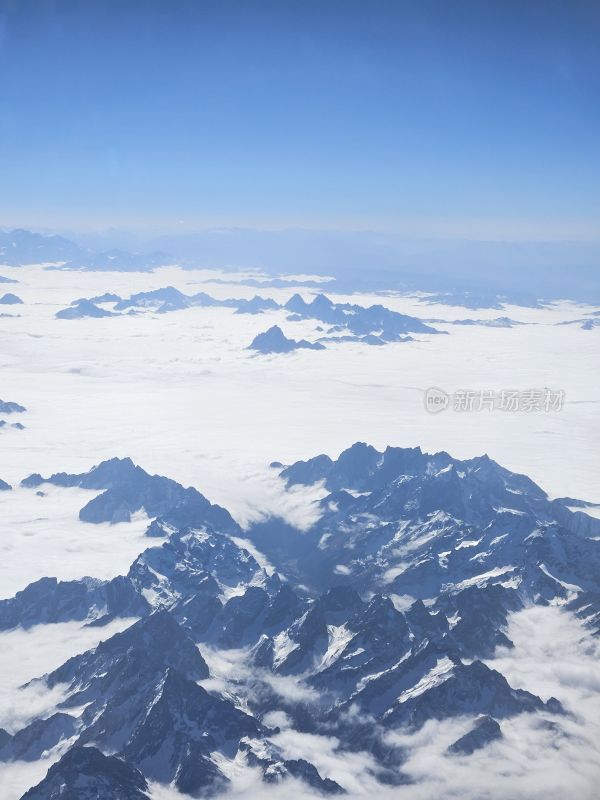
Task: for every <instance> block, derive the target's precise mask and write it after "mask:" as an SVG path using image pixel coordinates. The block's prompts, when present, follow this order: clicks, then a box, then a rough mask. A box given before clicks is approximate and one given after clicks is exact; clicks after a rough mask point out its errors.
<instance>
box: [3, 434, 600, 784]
mask: <svg viewBox="0 0 600 800" xmlns="http://www.w3.org/2000/svg"><path fill="white" fill-rule="evenodd" d="M272 469H273V470H276V471H277V472H278V473H279V474H280V477H281V480H282V481H285V483H286V485H287V486H288V489H289V491H294V487H297V486H298V485H313V484H318V485H319V486H320V487H321V489H322V491H321V499H319V500H317V501H315V503H316V504H317V505H318V509H317V511H318V513H317V514H316V516H315V518H316V519H317V521H316V522H315V523H314V524H313V525H312V526H311V527H310V528H309V529H308V530H304V531H300V530H297V529H294V528H293V527H291V526H290V524H289V523H286V522H284V521H283V520H280V519H277V518H271V519H269V520H267V521H263V522H260V523H255V524H254V525H251V526H250V527H249V528H247V529H245V530H243V529H242V528H240V526H239V525H238V524H237V523H236V522H235V521H234V520H233V518H232V517H231V515H230V514H229V513H228V512H227V511H226V510H225V509H224V508H221V507H219V506H215V505H214V504H212V503H210V502H209V501H208V500H207V499H206V498H205V497H204V496H203V495H202V494H200V492H198V491H197V490H196V489H194V488H185V487H183V486H182V485H180V484H179V483H177V482H175V481H173V480H170V479H168V478H165V477H161V476H156V475H149V474H148V473H146V472H145V471H144V470H143V469H141V468H140V467H138V466H136V465H134V464H133V462H132V461H131V460H130V459H111V460H109V461H105V462H103V463H101V464H99V465H98V466H96V467H94V468H93V469H91V470H90V471H89V472H86V473H82V474H66V473H58V474H55V475H52V476H49V477H47V478H44V477H42V476H41V475H31V476H29V477H27V478H24V479H23V481H22V486H23V487H25V488H26V489H28V490H30V491H34V490H38V491H39V490H40V487H42V488H43V487H44V486H45V485H46V486H47V485H56V486H60V487H79V488H86V489H93V490H96V491H97V492H99V494H98V495H97V496H96V497H95V498H94V499H92V500H91V501H89V502H88V503H87V504H86V505H85V506H83V508H82V509H81V511H80V518H81V519H82V520H84V521H86V522H91V523H96V524H100V523H102V522H110V523H121V522H123V521H126V520H128V519H130V518H131V515H133V514H135V513H137V512H139V511H140V510H142V509H143V510H144V511H145V513H146V514H147V515H148V518H149V524H148V529H147V536H148V537H149V540H148V543H149V546H148V548H147V549H146V550H145V551H144V552H142V553H141V554H140V556H139V557H138V558H136V559H135V560H134V562H133V563H132V564H131V567H130V569H129V571H128V572H127V574H125V575H121V576H118V577H116V578H114V579H112V580H109V581H102V580H97V579H93V578H89V577H87V578H82V579H81V580H73V581H58V580H56V579H55V578H52V577H51V576H49V577H47V578H43V579H41V580H39V581H36V582H35V583H33V584H30V585H29V586H27V587H26V588H24V589H23V590H22V591H20V592H18V593H17V594H16V595H15V596H14V597H12V598H9V599H6V600H2V601H0V629H2V630H5V631H6V630H18V629H23V630H31V629H33V628H35V626H38V625H50V626H51V625H58V624H61V623H68V622H73V621H77V622H78V623H81V624H85V625H87V626H91V627H93V628H96V629H99V631H100V633H101V631H102V628H103V627H105V626H107V625H108V624H109V623H113V622H114V621H115V620H118V619H123V620H131V619H132V618H133V619H137V622H134V624H132V625H130V626H129V627H127V628H126V629H125V630H123V631H121V632H118V633H116V634H114V635H112V636H108V637H107V638H105V639H104V640H103V641H101V642H100V644H98V645H97V646H96V647H93V648H92V649H90V650H87V651H86V652H83V653H81V654H79V655H75V656H73V657H71V658H69V659H68V660H67V661H66V662H65V663H63V664H62V666H59V667H58V668H56V669H53V670H52V671H51V672H49V673H47V674H40V675H39V676H38V677H36V678H34V680H32V681H28V682H27V684H26V685H25V686H23V687H22V689H21V690H19V691H20V692H22V693H23V697H24V698H25V697H26V696H27V695H28V693H31V692H34V693H35V694H36V695H37V696H51V697H53V698H54V699H55V702H54V706H53V708H52V709H51V713H47V711H46V712H44V714H42V715H39V714H38V715H35V714H34V715H32V718H31V719H30V720H29V722H28V724H26V725H25V726H24V727H21V728H20V729H18V730H14V731H11V732H8V731H4V730H2V731H0V760H2V761H4V762H25V761H27V762H35V761H38V760H39V759H47V758H49V756H51V760H50V761H49V763H50V764H51V766H50V769H49V770H48V773H47V776H46V777H45V778H44V779H43V780H42V782H41V783H40V784H39V785H37V786H36V787H34V788H32V789H31V790H30V791H29V792H27V794H26V795H25V796H24V797H27V798H55V797H56V798H59V797H60V798H63V797H77V798H88V797H89V798H92V797H93V798H121V797H122V798H141V797H154V796H159V795H155V792H156V787H160V786H171V787H174V788H176V789H177V790H179V791H180V792H182V793H183V794H184V795H188V796H193V797H197V796H207V795H212V794H222V793H226V792H228V791H229V789H230V787H231V786H232V785H233V783H234V782H235V780H236V776H239V774H240V772H243V773H247V774H250V775H252V776H254V777H255V778H256V776H258V778H259V779H260V781H262V783H263V785H264V787H265V788H264V791H267V789H268V788H269V787H273V786H275V787H277V786H280V785H281V786H282V787H283V786H285V785H288V783H289V787H290V789H289V791H290V792H292V794H293V792H294V791H296V792H307V793H311V792H314V793H317V794H340V793H343V792H349V793H352V788H353V787H352V786H347V785H343V781H340V780H339V779H338V778H337V775H336V774H335V769H333V770H332V771H331V774H329V773H328V772H327V771H326V770H325V769H323V768H322V765H319V767H317V766H316V765H315V764H314V763H312V762H311V761H310V760H308V759H307V758H306V757H305V753H304V750H302V749H299V750H298V751H297V752H294V745H293V743H292V744H291V745H290V744H289V743H288V745H287V746H286V745H284V744H282V737H283V741H284V742H285V741H286V740H285V731H288V732H289V731H293V732H294V734H295V735H296V736H304V737H319V736H327V737H329V739H331V738H332V737H333V739H334V741H335V742H336V745H335V752H336V753H337V754H338V757H339V758H340V759H344V758H364V757H366V756H365V754H366V755H367V756H368V759H369V767H368V771H369V774H370V775H371V777H372V780H373V781H375V785H379V786H381V787H382V791H383V787H390V786H404V785H407V784H410V783H412V782H413V781H414V777H412V776H411V775H409V774H408V773H407V772H406V770H405V766H406V763H407V758H408V752H407V750H406V747H405V745H403V744H402V736H406V735H414V736H416V735H418V732H419V731H422V730H426V729H427V726H430V725H431V724H434V723H436V724H437V723H440V724H441V723H444V722H447V721H452V720H462V722H463V730H462V735H460V736H457V737H456V739H455V741H453V742H450V743H449V749H448V756H447V757H448V758H470V757H473V754H474V753H475V752H480V751H482V750H485V748H487V747H494V746H497V745H498V743H501V742H502V740H503V736H504V732H503V728H504V727H505V726H506V725H508V726H509V727H510V725H511V724H512V722H511V721H512V720H514V719H515V718H520V717H521V715H529V716H530V717H532V716H533V717H535V718H536V719H539V720H540V725H546V726H553V728H552V729H553V730H557V731H563V733H564V735H565V736H566V735H567V733H566V730H567V728H568V721H569V720H570V719H571V717H572V710H571V709H569V708H568V707H565V706H564V704H563V703H561V702H560V701H559V700H558V699H556V698H555V697H552V696H541V695H538V694H535V693H533V692H531V691H528V690H527V689H525V688H523V687H522V686H520V685H519V684H518V683H515V681H514V680H512V679H509V678H507V676H505V675H504V674H502V672H501V671H499V670H498V669H496V668H495V667H494V665H493V663H492V662H491V661H490V659H492V658H493V656H494V654H495V653H496V652H498V651H499V650H501V651H509V650H510V649H511V648H512V645H513V643H512V641H511V639H510V625H509V622H510V619H511V618H512V615H513V614H515V613H517V612H519V611H521V610H522V609H524V608H527V607H533V606H536V605H537V606H540V607H548V606H557V607H559V608H561V609H563V610H564V611H565V613H568V614H569V618H571V619H573V621H574V622H573V624H576V625H582V626H583V628H582V630H584V631H585V630H587V632H588V633H587V634H585V635H588V636H589V637H590V638H591V637H592V636H593V634H595V633H597V631H598V630H599V629H600V521H598V520H597V519H595V518H593V517H591V516H588V515H587V514H585V513H584V511H582V510H576V511H573V510H571V509H572V508H577V501H575V500H572V499H567V498H566V499H564V500H550V499H549V498H548V497H547V495H546V494H545V492H544V491H543V490H542V489H541V488H540V487H538V486H537V485H536V484H535V483H533V482H532V481H531V480H530V479H529V478H527V477H526V476H523V475H518V474H515V473H512V472H510V471H509V470H506V469H504V468H502V467H501V466H499V465H498V464H496V463H495V462H494V461H492V460H491V459H489V458H488V457H487V456H481V457H479V458H474V459H471V460H468V461H460V460H457V459H454V458H452V457H451V456H450V455H448V454H447V453H444V452H440V453H436V454H433V455H430V454H426V453H423V452H421V450H420V449H418V448H411V449H403V448H391V447H390V448H387V449H386V450H385V451H383V452H380V451H377V450H376V449H375V448H373V447H370V446H368V445H366V444H363V443H357V444H355V445H353V446H352V447H350V448H349V449H347V450H346V451H344V452H343V453H342V454H341V455H340V456H339V457H338V458H337V459H335V460H332V459H331V458H330V457H329V456H326V455H319V456H316V457H314V458H312V459H310V460H308V461H301V462H297V463H294V464H291V465H288V466H283V465H281V464H274V465H273V466H272ZM581 507H582V508H584V507H585V504H581ZM100 638H102V637H100ZM227 662H229V663H230V664H234V665H235V668H229V669H225V670H224V669H223V664H224V663H227ZM509 677H510V676H509ZM17 702H18V699H17ZM563 729H564V730H563ZM292 741H293V740H292ZM317 760H318V759H317ZM54 762H55V763H54ZM295 787H296V788H295ZM297 787H303V788H297Z"/></svg>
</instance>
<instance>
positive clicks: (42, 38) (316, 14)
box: [0, 0, 600, 239]
mask: <svg viewBox="0 0 600 800" xmlns="http://www.w3.org/2000/svg"><path fill="white" fill-rule="evenodd" d="M599 40H600V4H599V3H598V2H594V1H592V0H590V1H589V2H582V1H581V0H570V1H569V2H566V1H565V2H553V0H543V1H541V2H537V0H524V1H522V2H511V0H495V1H492V2H486V0H477V1H476V2H469V1H468V0H464V1H463V2H458V1H456V2H451V1H450V0H447V1H443V0H438V2H428V0H418V2H417V0H414V1H413V2H402V0H397V2H383V1H382V0H364V1H363V2H353V0H345V1H344V2H341V1H338V0H321V2H312V1H311V0H304V2H291V0H290V1H286V0H278V2H259V1H258V0H245V1H244V2H242V1H241V0H240V2H231V1H228V0H220V2H203V0H196V2H182V0H163V1H162V2H156V1H155V0H145V1H142V0H138V2H128V0H120V2H111V0H102V2H100V0H97V1H96V2H85V0H81V2H60V1H59V0H56V1H55V2H47V1H46V0H33V1H28V0H22V1H21V2H17V0H12V1H11V0H0V226H8V225H17V224H18V225H24V226H31V227H38V228H39V227H48V228H52V227H62V228H64V227H70V228H73V229H77V228H80V229H86V228H102V227H104V226H117V227H120V228H127V227H129V228H152V229H153V230H156V231H165V232H167V231H176V230H193V229H195V228H204V227H212V226H224V227H227V226H247V227H256V228H280V227H307V228H321V229H337V228H341V229H344V230H345V229H352V230H360V229H372V230H385V231H393V232H395V233H399V234H408V235H419V236H420V235H423V236H429V235H432V236H446V235H447V236H465V237H467V238H469V237H473V238H526V239H527V238H533V239H544V238H554V237H558V238H584V239H585V238H598V236H599V234H598V221H599V219H600V188H599V187H600V102H599V100H600V52H599V49H600V48H598V41H599Z"/></svg>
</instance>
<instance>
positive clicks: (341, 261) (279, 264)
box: [0, 228, 600, 308]
mask: <svg viewBox="0 0 600 800" xmlns="http://www.w3.org/2000/svg"><path fill="white" fill-rule="evenodd" d="M93 241H94V247H93V248H90V247H88V246H87V245H85V244H84V245H79V244H77V243H76V241H73V240H72V239H70V238H66V237H64V236H57V235H53V236H48V235H42V234H37V233H32V232H31V231H28V230H23V229H16V230H13V231H5V232H0V265H1V264H2V263H4V264H7V265H10V266H20V265H23V264H35V263H45V262H49V263H57V262H60V263H61V264H62V265H63V268H68V269H87V270H100V271H106V270H123V271H139V270H142V271H146V270H152V269H154V268H156V267H160V266H164V265H167V264H172V263H178V264H180V265H181V266H182V267H184V268H186V267H187V268H195V269H197V268H212V269H214V268H227V269H231V268H232V267H234V268H238V269H258V270H264V271H266V272H268V273H270V274H271V275H272V276H273V277H276V276H278V275H290V274H297V273H306V272H307V271H310V273H311V274H315V273H317V274H321V275H328V276H332V277H333V278H334V280H335V286H336V289H337V290H338V291H343V292H351V291H386V290H388V291H389V290H397V291H398V290H399V291H425V292H432V293H437V294H440V295H443V296H444V297H447V298H448V299H451V298H452V297H455V298H457V299H458V300H459V302H460V304H461V305H466V306H468V307H471V308H481V307H493V306H494V305H495V304H497V302H498V298H504V300H505V301H507V302H511V303H517V304H525V305H531V304H533V305H535V303H536V302H537V301H538V300H539V299H540V296H539V295H540V294H541V295H542V297H543V299H546V300H558V299H565V298H567V299H572V300H578V301H581V302H588V303H600V279H599V278H598V272H597V269H596V265H597V261H598V258H599V257H600V246H599V245H598V244H597V243H595V242H572V241H569V242H566V241H565V242H562V241H551V242H510V241H497V242H494V241H461V240H443V239H440V240H437V241H436V240H413V241H411V240H410V239H406V238H400V237H398V236H393V235H388V234H385V233H383V234H381V233H377V234H376V233H372V232H369V231H364V232H355V233H352V232H349V233H345V232H328V231H310V230H282V231H253V230H246V229H237V228H235V229H223V230H208V231H204V232H200V233H195V234H179V235H176V236H170V237H169V236H163V237H159V238H156V239H154V240H148V239H144V238H143V237H141V238H140V237H138V238H137V239H135V237H134V238H133V241H134V249H133V250H132V249H131V241H132V237H131V236H126V237H122V236H121V237H119V235H118V234H117V235H115V234H110V233H109V234H106V235H105V236H104V237H103V236H98V237H96V238H95V239H94V240H93ZM115 241H124V242H129V243H130V244H129V245H125V246H124V247H123V246H118V247H117V246H115V245H114V244H113V243H114V242H115ZM540 287H543V291H541V288H540Z"/></svg>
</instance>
